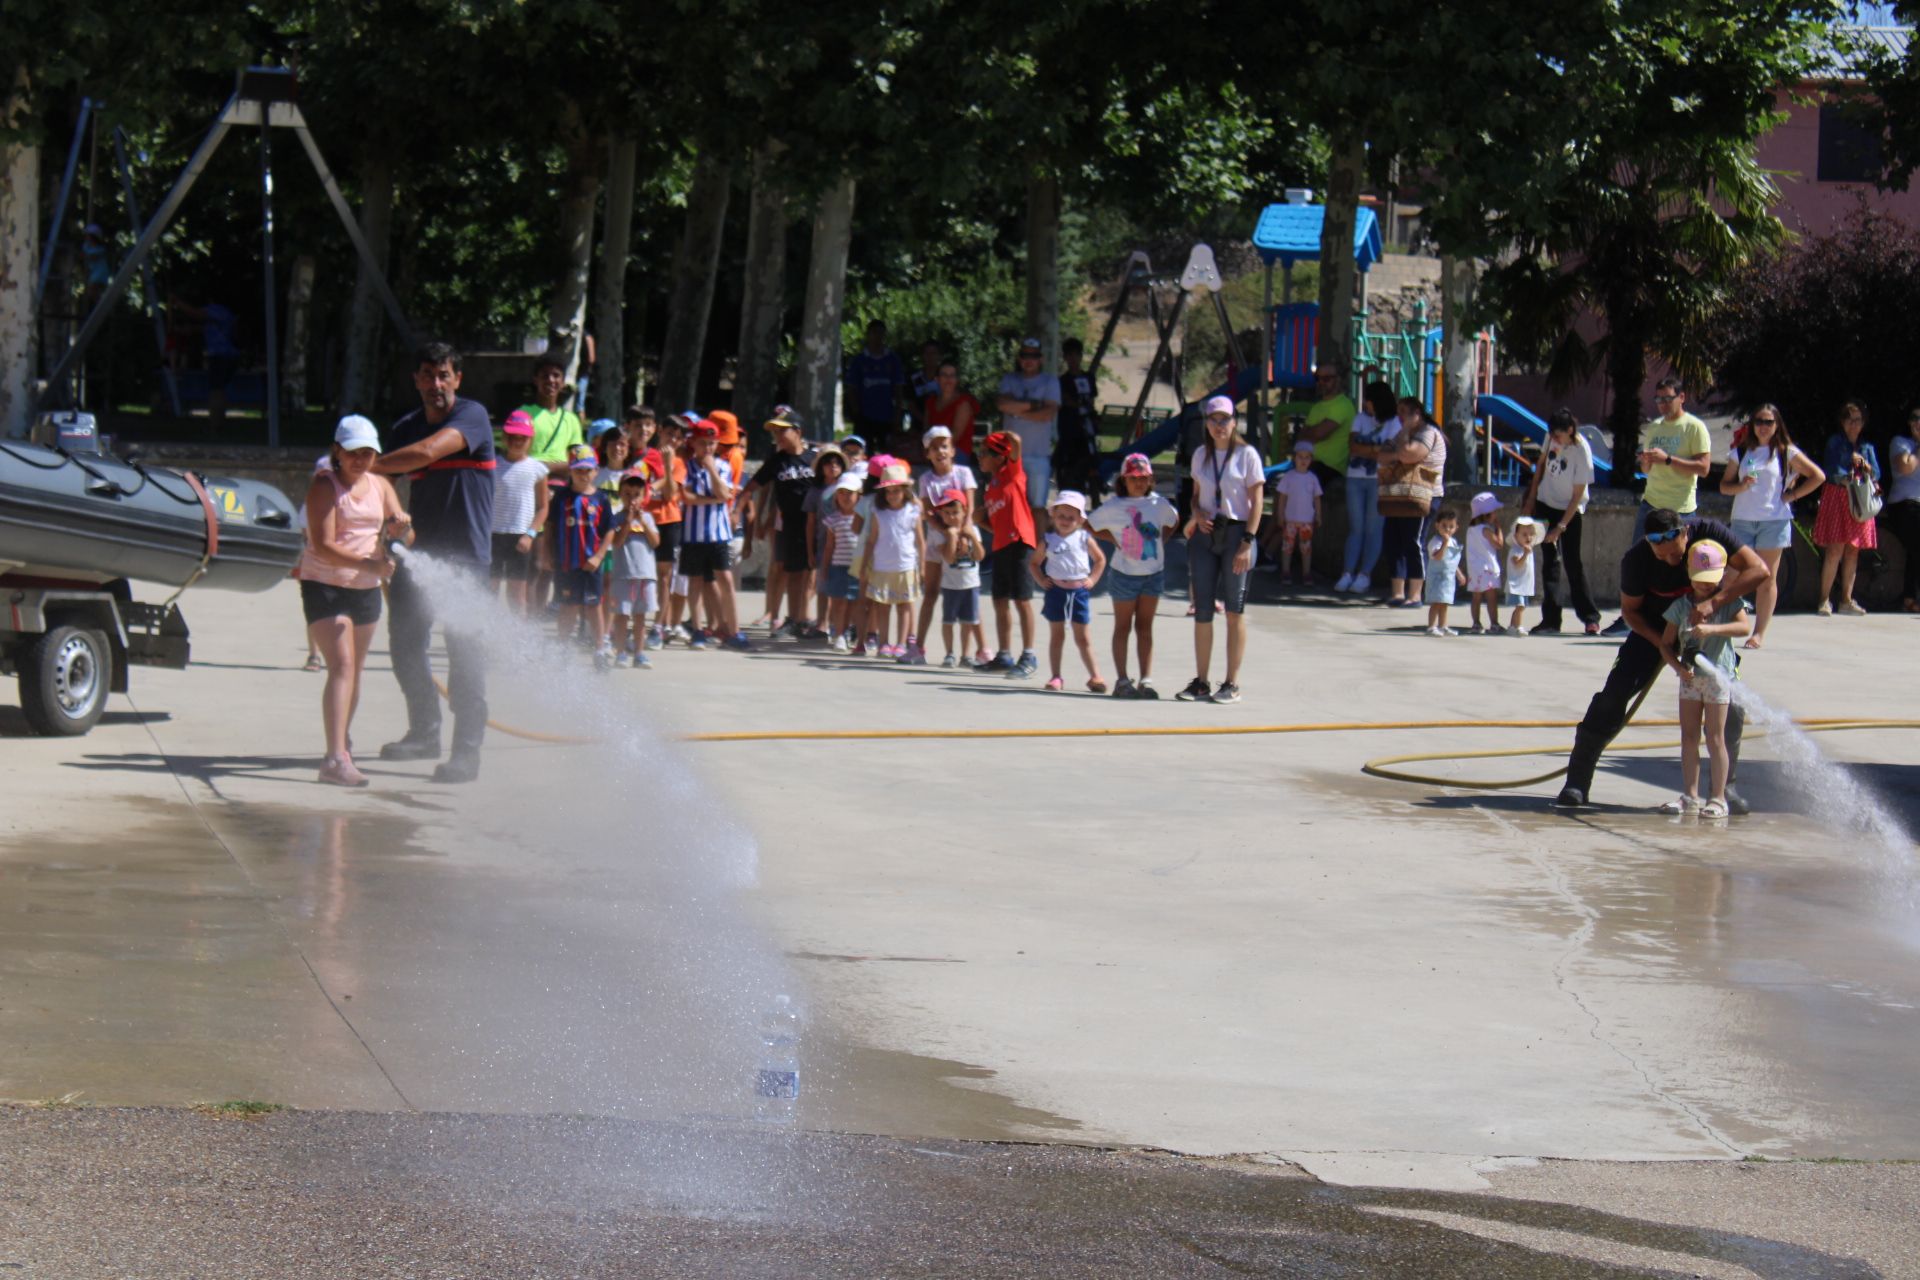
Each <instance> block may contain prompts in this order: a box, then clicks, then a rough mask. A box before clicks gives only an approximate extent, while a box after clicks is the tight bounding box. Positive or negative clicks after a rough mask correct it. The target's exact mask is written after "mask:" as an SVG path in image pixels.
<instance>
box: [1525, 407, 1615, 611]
mask: <svg viewBox="0 0 1920 1280" xmlns="http://www.w3.org/2000/svg"><path fill="white" fill-rule="evenodd" d="M1592 489H1593V450H1592V449H1591V448H1589V447H1588V445H1587V442H1586V440H1585V439H1583V438H1582V437H1581V435H1580V428H1579V425H1578V424H1577V423H1576V422H1575V421H1574V420H1573V414H1572V413H1570V412H1568V411H1567V410H1565V409H1556V410H1555V411H1554V414H1553V417H1551V418H1549V419H1548V420H1547V445H1546V448H1544V449H1542V450H1541V452H1540V460H1539V462H1537V463H1535V464H1534V468H1533V483H1532V485H1531V486H1529V487H1528V489H1527V497H1526V501H1524V502H1523V503H1521V504H1520V513H1521V514H1522V515H1528V516H1532V517H1534V518H1535V519H1536V520H1541V521H1544V522H1545V523H1546V526H1547V531H1546V535H1545V537H1543V538H1542V539H1541V545H1540V547H1539V549H1538V551H1537V553H1536V558H1537V560H1538V562H1539V565H1540V580H1539V583H1540V623H1539V625H1538V626H1536V627H1534V628H1533V632H1532V634H1534V635H1536V636H1553V635H1559V634H1560V621H1561V613H1560V597H1559V595H1558V594H1556V589H1557V588H1558V586H1559V583H1560V563H1561V561H1562V560H1563V559H1564V560H1565V561H1566V566H1567V594H1568V596H1569V597H1570V598H1571V600H1572V602H1573V611H1574V613H1575V614H1576V615H1577V616H1578V617H1579V619H1580V623H1581V625H1582V626H1583V627H1585V628H1586V632H1587V634H1588V635H1590V636H1591V635H1598V634H1599V633H1600V610H1599V609H1597V608H1595V607H1594V604H1593V595H1592V593H1591V592H1589V591H1588V590H1587V569H1586V566H1585V565H1584V564H1582V563H1581V561H1580V527H1581V523H1582V519H1581V518H1582V516H1584V515H1585V513H1586V510H1587V496H1588V494H1589V493H1590V492H1591V491H1592Z"/></svg>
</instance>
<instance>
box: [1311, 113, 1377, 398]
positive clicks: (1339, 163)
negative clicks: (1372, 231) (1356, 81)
mask: <svg viewBox="0 0 1920 1280" xmlns="http://www.w3.org/2000/svg"><path fill="white" fill-rule="evenodd" d="M1366 167H1367V146H1366V140H1365V139H1364V138H1362V137H1361V136H1360V134H1359V132H1358V131H1357V130H1356V131H1350V132H1344V133H1339V134H1336V135H1334V138H1333V155H1332V158H1331V160H1330V161H1329V163H1328V165H1327V204H1326V213H1325V215H1324V221H1322V222H1321V224H1320V342H1319V346H1318V349H1317V350H1316V352H1315V357H1316V359H1317V361H1318V362H1319V363H1320V364H1322V365H1326V364H1335V365H1341V366H1345V365H1348V364H1350V363H1351V361H1350V359H1349V357H1350V355H1351V354H1352V346H1353V294H1354V287H1355V281H1356V280H1357V279H1358V277H1359V271H1358V270H1357V269H1356V268H1355V266H1354V263H1353V232H1354V226H1355V224H1356V223H1357V222H1358V221H1359V217H1360V183H1361V180H1362V179H1363V178H1364V177H1365V174H1366Z"/></svg>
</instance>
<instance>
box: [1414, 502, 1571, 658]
mask: <svg viewBox="0 0 1920 1280" xmlns="http://www.w3.org/2000/svg"><path fill="white" fill-rule="evenodd" d="M1503 509H1504V506H1503V504H1502V503H1501V501H1500V496H1499V495H1498V494H1495V493H1476V494H1474V495H1473V501H1472V502H1471V503H1470V504H1469V506H1468V514H1469V517H1470V520H1471V523H1469V524H1468V526H1467V536H1466V541H1465V543H1464V545H1463V544H1462V542H1461V540H1460V539H1459V538H1457V537H1456V536H1455V535H1456V534H1458V533H1459V531H1460V513H1459V512H1458V511H1455V510H1454V509H1453V508H1452V507H1442V508H1441V509H1440V510H1439V511H1437V512H1435V513H1434V517H1433V523H1432V525H1431V526H1430V527H1429V529H1428V533H1427V541H1426V547H1425V551H1424V554H1425V555H1426V558H1427V562H1426V566H1425V567H1426V578H1425V585H1424V586H1423V587H1422V588H1421V591H1422V598H1423V599H1424V600H1425V601H1426V605H1427V634H1428V635H1430V636H1457V635H1459V634H1460V633H1459V632H1458V631H1456V630H1455V629H1454V628H1452V627H1450V626H1448V625H1447V611H1448V609H1449V608H1451V607H1452V605H1453V603H1454V594H1455V592H1456V590H1457V589H1458V588H1460V587H1465V588H1466V589H1467V592H1468V596H1469V607H1470V609H1471V610H1472V618H1473V627H1472V632H1471V634H1473V635H1476V636H1480V635H1491V636H1524V635H1526V634H1527V631H1526V613H1527V608H1528V606H1529V605H1531V604H1532V603H1533V601H1534V598H1535V596H1537V595H1538V594H1539V588H1538V586H1537V585H1536V584H1537V573H1536V568H1537V562H1538V559H1539V557H1538V554H1537V552H1538V550H1539V548H1540V545H1541V542H1542V540H1543V539H1544V538H1545V537H1546V533H1547V526H1546V524H1545V523H1544V522H1543V521H1539V520H1535V519H1533V518H1531V517H1529V516H1521V517H1519V518H1518V519H1516V520H1515V521H1514V522H1513V524H1512V525H1511V527H1510V528H1509V529H1508V530H1507V531H1506V532H1504V533H1503V532H1502V531H1501V528H1500V515H1501V512H1502V510H1503ZM1463 561H1464V564H1465V567H1464V568H1463V567H1462V562H1463ZM1502 606H1504V607H1506V608H1507V609H1508V610H1510V611H1511V612H1510V613H1509V615H1508V617H1507V621H1506V624H1505V625H1504V626H1503V625H1501V622H1500V609H1501V608H1502ZM1482 608H1484V609H1485V610H1486V611H1487V620H1486V622H1485V623H1482V622H1481V621H1480V610H1481V609H1482Z"/></svg>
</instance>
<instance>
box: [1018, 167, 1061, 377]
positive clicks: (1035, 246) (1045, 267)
mask: <svg viewBox="0 0 1920 1280" xmlns="http://www.w3.org/2000/svg"><path fill="white" fill-rule="evenodd" d="M1021 336H1023V337H1033V338H1038V339H1040V345H1041V348H1042V349H1043V351H1044V353H1045V354H1044V356H1043V357H1042V360H1043V367H1044V368H1047V369H1057V368H1059V366H1060V180H1059V179H1058V178H1056V177H1054V176H1053V175H1052V174H1050V173H1049V174H1046V175H1044V176H1042V175H1039V174H1036V175H1034V176H1032V177H1029V178H1028V179H1027V332H1026V333H1025V334H1023V335H1021Z"/></svg>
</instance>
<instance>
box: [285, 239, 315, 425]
mask: <svg viewBox="0 0 1920 1280" xmlns="http://www.w3.org/2000/svg"><path fill="white" fill-rule="evenodd" d="M314 270H315V268H314V261H313V255H312V254H310V253H303V254H299V255H297V256H296V257H295V258H294V260H293V270H292V271H291V272H290V273H288V276H287V337H286V341H285V342H283V343H282V344H281V349H280V403H281V405H282V406H283V407H285V409H286V410H287V411H288V412H289V413H305V412H306V409H307V351H308V348H309V347H311V346H312V345H313V343H312V336H313V326H312V324H311V319H312V315H313V277H314Z"/></svg>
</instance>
